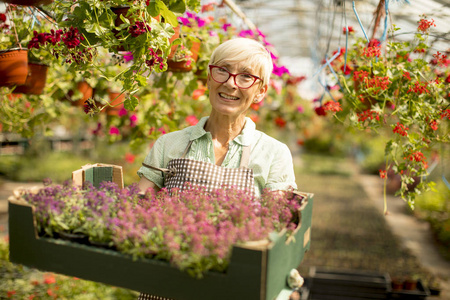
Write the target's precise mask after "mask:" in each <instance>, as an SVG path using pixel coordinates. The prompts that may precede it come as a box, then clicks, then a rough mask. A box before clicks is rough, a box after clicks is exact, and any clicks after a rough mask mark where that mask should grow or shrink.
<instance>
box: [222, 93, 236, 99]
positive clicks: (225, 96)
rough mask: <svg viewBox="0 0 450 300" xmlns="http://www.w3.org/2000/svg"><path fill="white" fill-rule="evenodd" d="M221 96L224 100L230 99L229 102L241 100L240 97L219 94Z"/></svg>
mask: <svg viewBox="0 0 450 300" xmlns="http://www.w3.org/2000/svg"><path fill="white" fill-rule="evenodd" d="M219 96H220V97H222V98H225V99H228V100H239V98H238V97H234V96H230V95H226V94H223V93H219Z"/></svg>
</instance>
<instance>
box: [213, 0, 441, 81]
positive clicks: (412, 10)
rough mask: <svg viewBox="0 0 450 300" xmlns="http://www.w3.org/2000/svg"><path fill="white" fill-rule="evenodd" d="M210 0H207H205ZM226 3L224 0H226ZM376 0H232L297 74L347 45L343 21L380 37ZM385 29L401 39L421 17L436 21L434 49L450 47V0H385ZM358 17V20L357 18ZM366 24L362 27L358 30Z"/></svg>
mask: <svg viewBox="0 0 450 300" xmlns="http://www.w3.org/2000/svg"><path fill="white" fill-rule="evenodd" d="M208 2H210V1H208ZM225 2H226V1H225ZM379 2H380V0H356V1H350V0H235V1H234V3H235V4H236V5H237V6H238V7H239V8H240V9H241V10H242V12H243V13H244V14H245V15H246V17H247V18H248V19H249V20H251V22H252V23H253V24H254V25H255V26H256V27H257V28H259V29H260V30H261V31H262V32H263V33H264V34H265V35H266V38H267V40H268V41H269V42H270V43H272V44H273V45H274V47H275V49H276V51H277V53H278V55H279V56H280V60H281V62H282V63H283V64H285V65H286V66H288V68H289V70H290V71H291V73H293V74H295V75H305V76H307V77H308V76H311V75H313V74H314V72H315V71H316V70H317V69H318V68H319V67H320V65H321V64H322V61H323V59H324V58H325V57H327V56H328V57H330V55H331V54H332V53H333V51H335V50H337V49H338V48H339V47H341V48H342V47H344V48H345V47H346V45H348V46H351V44H352V42H353V41H350V39H349V41H348V43H346V36H345V34H343V28H344V26H345V25H347V26H352V27H353V29H354V30H355V33H356V36H357V37H364V36H365V35H366V36H367V38H368V39H371V38H372V37H374V38H378V39H380V38H381V37H382V34H383V31H384V27H385V18H384V16H382V19H381V21H380V25H379V27H378V30H377V32H376V34H375V35H374V36H372V35H373V28H374V12H375V11H376V9H377V6H378V4H379ZM386 2H387V5H388V11H389V15H388V18H387V25H388V28H390V27H391V26H392V24H395V25H396V26H397V27H398V28H400V30H399V31H397V32H396V37H397V38H398V39H400V40H402V39H403V40H406V39H411V38H412V37H413V34H414V32H415V31H416V29H417V23H418V21H419V19H420V16H421V15H423V14H425V15H426V16H427V18H428V19H433V20H434V21H435V24H436V27H433V29H432V31H431V34H430V38H431V39H432V41H433V44H432V48H433V49H434V50H436V51H440V52H445V51H447V50H449V49H450V26H449V24H450V1H448V0H409V1H406V0H386ZM358 18H359V21H358ZM362 28H364V31H365V35H364V32H363V30H362Z"/></svg>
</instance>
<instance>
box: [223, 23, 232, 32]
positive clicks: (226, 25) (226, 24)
mask: <svg viewBox="0 0 450 300" xmlns="http://www.w3.org/2000/svg"><path fill="white" fill-rule="evenodd" d="M228 27H231V24H230V23H225V24H223V25H222V29H223V31H227V29H228Z"/></svg>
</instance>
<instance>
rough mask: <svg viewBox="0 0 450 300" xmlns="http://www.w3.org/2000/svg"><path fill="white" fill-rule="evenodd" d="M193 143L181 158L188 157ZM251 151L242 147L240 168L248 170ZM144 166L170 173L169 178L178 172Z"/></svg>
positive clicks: (144, 164)
mask: <svg viewBox="0 0 450 300" xmlns="http://www.w3.org/2000/svg"><path fill="white" fill-rule="evenodd" d="M192 142H193V141H189V143H188V144H187V146H186V149H184V152H183V155H182V156H181V158H185V156H186V155H187V153H188V151H189V148H191V145H192ZM250 150H251V147H250V145H247V146H243V147H242V156H241V163H240V164H239V168H247V167H248V163H249V161H250ZM142 165H143V166H144V167H147V168H150V169H153V170H157V171H161V172H163V173H168V174H169V176H170V175H172V176H173V175H175V172H176V170H175V169H166V168H158V167H153V166H150V165H147V164H146V163H142Z"/></svg>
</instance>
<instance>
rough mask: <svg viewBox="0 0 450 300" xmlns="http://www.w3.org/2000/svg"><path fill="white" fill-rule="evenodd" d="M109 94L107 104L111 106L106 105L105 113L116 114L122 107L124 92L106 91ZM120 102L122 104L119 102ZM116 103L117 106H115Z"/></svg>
mask: <svg viewBox="0 0 450 300" xmlns="http://www.w3.org/2000/svg"><path fill="white" fill-rule="evenodd" d="M108 95H109V101H110V102H109V104H110V105H112V106H107V107H106V114H107V115H109V116H118V115H119V111H120V110H121V109H122V108H123V103H122V102H123V101H125V94H121V93H120V92H111V91H110V92H108ZM120 103H122V104H120ZM115 105H117V106H115Z"/></svg>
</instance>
